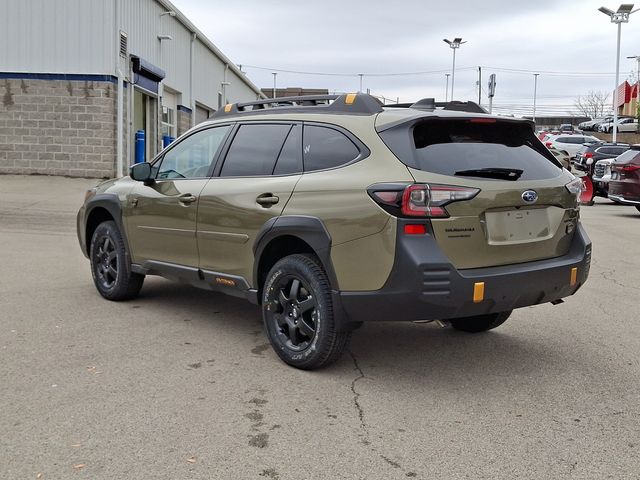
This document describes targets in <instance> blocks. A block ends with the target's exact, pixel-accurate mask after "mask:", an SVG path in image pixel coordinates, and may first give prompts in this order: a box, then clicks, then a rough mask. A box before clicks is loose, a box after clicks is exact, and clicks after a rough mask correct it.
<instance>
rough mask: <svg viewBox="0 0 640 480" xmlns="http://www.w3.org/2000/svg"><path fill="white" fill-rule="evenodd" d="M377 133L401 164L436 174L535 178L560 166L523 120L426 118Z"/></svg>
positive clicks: (551, 174)
mask: <svg viewBox="0 0 640 480" xmlns="http://www.w3.org/2000/svg"><path fill="white" fill-rule="evenodd" d="M482 120H484V119H482ZM380 136H381V137H382V139H383V141H384V142H385V143H386V144H387V146H388V147H389V148H390V149H391V151H393V153H394V154H395V155H396V156H397V157H398V158H399V159H400V160H401V161H402V162H403V163H404V164H405V165H408V166H410V167H413V168H417V169H419V170H424V171H427V172H432V173H437V174H441V175H450V176H462V177H481V178H488V179H496V180H541V179H546V178H554V177H557V176H558V175H559V174H560V172H561V169H562V166H561V165H560V164H559V163H558V161H557V160H556V159H555V158H554V156H553V155H552V154H551V152H549V150H548V149H547V148H546V147H545V146H544V145H543V144H542V143H541V142H540V141H539V140H538V138H537V137H536V136H535V134H534V132H533V130H532V129H531V127H530V125H529V124H527V123H519V122H504V121H503V122H501V121H498V122H492V123H476V122H474V121H473V120H468V119H456V120H443V119H429V120H425V121H422V122H420V123H417V124H414V125H408V124H402V125H399V126H396V127H393V128H391V129H389V130H385V131H383V132H381V133H380Z"/></svg>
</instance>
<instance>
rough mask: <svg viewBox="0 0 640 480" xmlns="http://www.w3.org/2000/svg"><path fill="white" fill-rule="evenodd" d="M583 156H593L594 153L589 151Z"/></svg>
mask: <svg viewBox="0 0 640 480" xmlns="http://www.w3.org/2000/svg"><path fill="white" fill-rule="evenodd" d="M583 156H584V158H593V153H591V152H587V153H585V154H584V155H583Z"/></svg>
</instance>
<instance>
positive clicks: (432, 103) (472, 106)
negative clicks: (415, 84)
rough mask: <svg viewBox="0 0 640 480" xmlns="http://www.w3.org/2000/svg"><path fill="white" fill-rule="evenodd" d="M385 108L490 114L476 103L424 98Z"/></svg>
mask: <svg viewBox="0 0 640 480" xmlns="http://www.w3.org/2000/svg"><path fill="white" fill-rule="evenodd" d="M385 107H391V108H415V109H416V110H427V111H434V110H435V109H436V108H442V109H443V110H451V111H455V112H469V113H489V112H487V111H486V110H485V109H484V108H482V107H481V106H480V105H478V104H477V103H475V102H461V101H459V100H452V101H450V102H436V100H435V99H434V98H423V99H421V100H418V101H417V102H415V103H395V104H390V105H385Z"/></svg>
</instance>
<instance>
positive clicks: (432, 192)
mask: <svg viewBox="0 0 640 480" xmlns="http://www.w3.org/2000/svg"><path fill="white" fill-rule="evenodd" d="M368 191H369V195H371V197H372V198H373V199H374V200H375V201H376V203H378V205H380V206H381V207H382V208H384V209H385V210H386V211H387V212H389V213H391V214H392V215H395V216H398V217H400V216H402V217H423V218H447V217H448V216H449V212H447V210H446V209H445V206H446V205H449V204H450V203H453V202H459V201H463V200H470V199H472V198H473V197H475V196H476V195H477V194H478V192H480V190H479V189H477V188H469V187H458V186H455V185H433V184H425V183H414V184H409V185H407V184H404V185H403V184H377V185H372V186H371V187H369V189H368Z"/></svg>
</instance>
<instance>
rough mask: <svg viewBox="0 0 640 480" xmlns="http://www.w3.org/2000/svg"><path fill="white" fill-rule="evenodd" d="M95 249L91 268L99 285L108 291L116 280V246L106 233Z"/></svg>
mask: <svg viewBox="0 0 640 480" xmlns="http://www.w3.org/2000/svg"><path fill="white" fill-rule="evenodd" d="M96 244H97V248H96V249H95V251H94V253H93V259H92V260H93V268H94V269H95V272H96V277H97V280H98V282H100V285H101V286H102V287H103V288H104V289H105V290H109V289H111V288H113V286H114V285H115V283H116V281H117V280H118V253H117V252H116V245H115V243H114V242H113V240H111V237H110V236H109V235H107V234H106V233H105V234H103V235H102V236H100V237H99V238H98V239H97V241H96Z"/></svg>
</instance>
